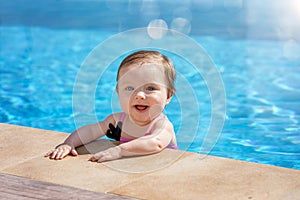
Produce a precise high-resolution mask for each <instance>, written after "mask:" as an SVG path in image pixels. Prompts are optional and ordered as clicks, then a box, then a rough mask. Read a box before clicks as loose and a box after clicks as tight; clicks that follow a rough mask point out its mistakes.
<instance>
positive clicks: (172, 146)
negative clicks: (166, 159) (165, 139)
mask: <svg viewBox="0 0 300 200" xmlns="http://www.w3.org/2000/svg"><path fill="white" fill-rule="evenodd" d="M125 117H126V113H122V115H121V117H120V122H122V123H123V121H124V119H125ZM151 132H152V126H150V127H149V128H148V130H147V132H146V133H145V136H146V135H151ZM132 140H134V139H128V138H125V137H122V136H121V137H120V142H130V141H132ZM166 148H169V149H176V150H177V149H178V147H177V145H168V146H166Z"/></svg>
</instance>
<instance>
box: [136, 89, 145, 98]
mask: <svg viewBox="0 0 300 200" xmlns="http://www.w3.org/2000/svg"><path fill="white" fill-rule="evenodd" d="M134 98H135V99H136V100H144V99H146V94H145V92H143V91H138V92H137V93H136V94H135V97H134Z"/></svg>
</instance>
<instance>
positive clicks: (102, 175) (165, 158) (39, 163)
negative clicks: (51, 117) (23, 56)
mask: <svg viewBox="0 0 300 200" xmlns="http://www.w3.org/2000/svg"><path fill="white" fill-rule="evenodd" d="M0 132H1V134H0V150H1V151H0V156H1V163H0V170H1V171H0V180H1V182H0V186H1V187H0V188H1V189H0V199H36V198H37V199H47V197H51V198H54V199H70V198H71V199H163V200H165V199H197V200H198V199H264V200H265V199H272V200H274V199H285V200H286V199H299V197H300V170H293V169H288V168H281V167H274V166H269V165H262V164H256V163H249V162H244V161H238V160H231V159H226V158H220V157H214V156H205V155H200V154H196V153H190V152H185V151H176V150H169V149H165V150H163V151H162V152H161V153H159V154H154V155H150V156H140V157H131V158H124V159H120V160H116V161H110V162H106V163H92V162H89V161H87V160H88V158H89V157H90V153H93V152H97V151H99V150H101V149H105V148H108V147H109V146H112V145H114V144H113V142H110V141H106V140H99V141H96V142H93V143H91V144H88V145H86V146H84V147H80V148H78V151H79V154H80V155H79V156H77V157H72V156H69V157H67V158H65V159H63V160H61V161H54V160H50V159H48V158H44V157H43V155H44V153H45V152H47V151H48V150H49V149H50V148H51V147H54V146H55V145H57V144H58V143H60V142H62V141H63V140H64V139H65V138H66V136H67V135H66V134H65V133H59V132H53V131H47V130H41V129H34V128H28V127H21V126H15V125H8V124H0Z"/></svg>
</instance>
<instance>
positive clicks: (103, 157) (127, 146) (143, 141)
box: [90, 120, 174, 162]
mask: <svg viewBox="0 0 300 200" xmlns="http://www.w3.org/2000/svg"><path fill="white" fill-rule="evenodd" d="M161 122H163V121H161ZM156 127H160V128H155V127H154V130H153V132H152V134H151V135H147V136H143V137H140V138H137V139H135V140H132V141H130V142H127V143H123V144H120V145H119V146H116V147H112V148H110V149H107V150H106V151H102V152H99V153H97V154H95V155H93V156H92V157H91V158H90V161H93V162H103V161H108V160H115V159H118V158H121V157H123V156H136V155H148V154H153V153H158V152H160V151H161V150H163V149H164V148H165V147H166V146H168V145H169V143H170V141H171V140H172V138H173V137H174V129H173V126H172V124H171V123H170V122H169V121H168V120H167V121H165V124H163V125H162V124H161V123H159V124H158V125H156ZM162 127H163V128H162Z"/></svg>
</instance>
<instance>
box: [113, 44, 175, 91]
mask: <svg viewBox="0 0 300 200" xmlns="http://www.w3.org/2000/svg"><path fill="white" fill-rule="evenodd" d="M144 64H155V65H157V66H161V67H162V68H163V72H164V76H165V80H166V84H167V88H168V94H167V95H168V97H171V96H172V95H173V94H174V93H175V86H174V82H175V77H176V72H175V69H174V65H173V63H172V61H171V60H170V59H169V58H168V57H166V56H165V55H163V54H161V53H159V52H157V51H150V50H141V51H137V52H135V53H132V54H130V55H129V56H127V57H126V58H125V59H124V60H123V61H122V63H121V64H120V67H119V70H118V74H117V82H118V81H119V79H120V71H121V69H125V68H130V67H132V66H136V65H140V66H141V65H144Z"/></svg>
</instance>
